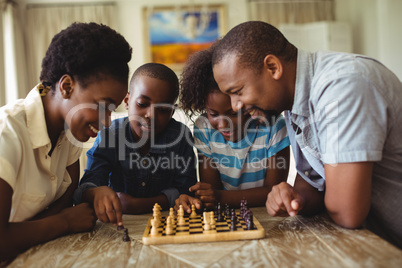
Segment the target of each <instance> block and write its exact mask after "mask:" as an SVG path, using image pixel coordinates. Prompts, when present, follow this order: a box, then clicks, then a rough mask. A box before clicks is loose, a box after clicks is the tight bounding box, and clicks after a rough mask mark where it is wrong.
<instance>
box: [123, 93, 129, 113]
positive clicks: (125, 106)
mask: <svg viewBox="0 0 402 268" xmlns="http://www.w3.org/2000/svg"><path fill="white" fill-rule="evenodd" d="M129 100H130V92H127V94H126V96H125V97H124V99H123V102H124V108H126V110H128V107H129V105H128V103H129Z"/></svg>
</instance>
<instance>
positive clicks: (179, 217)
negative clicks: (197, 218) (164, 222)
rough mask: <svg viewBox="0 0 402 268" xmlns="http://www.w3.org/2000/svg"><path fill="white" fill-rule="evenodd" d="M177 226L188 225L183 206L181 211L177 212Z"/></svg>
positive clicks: (180, 208)
mask: <svg viewBox="0 0 402 268" xmlns="http://www.w3.org/2000/svg"><path fill="white" fill-rule="evenodd" d="M177 224H178V225H185V224H186V220H185V219H184V209H183V206H182V205H180V207H179V211H178V212H177Z"/></svg>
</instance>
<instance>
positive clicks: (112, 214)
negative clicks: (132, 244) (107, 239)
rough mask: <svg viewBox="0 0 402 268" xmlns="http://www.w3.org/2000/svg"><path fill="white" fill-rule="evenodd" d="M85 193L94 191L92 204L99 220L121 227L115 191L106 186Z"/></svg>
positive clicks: (119, 208)
mask: <svg viewBox="0 0 402 268" xmlns="http://www.w3.org/2000/svg"><path fill="white" fill-rule="evenodd" d="M87 191H94V193H93V196H94V199H93V204H94V209H95V213H96V216H97V217H98V219H99V220H101V221H103V222H111V223H114V224H117V225H123V213H122V208H121V203H120V199H119V197H118V196H117V194H116V192H115V191H113V190H112V189H111V188H110V187H108V186H100V187H96V188H92V189H89V190H87Z"/></svg>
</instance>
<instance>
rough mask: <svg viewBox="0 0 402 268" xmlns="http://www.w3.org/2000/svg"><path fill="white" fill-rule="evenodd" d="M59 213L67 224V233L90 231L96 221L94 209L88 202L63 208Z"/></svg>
mask: <svg viewBox="0 0 402 268" xmlns="http://www.w3.org/2000/svg"><path fill="white" fill-rule="evenodd" d="M60 214H61V215H62V217H63V218H64V219H65V221H66V222H67V224H68V233H79V232H87V231H90V230H91V229H92V228H93V227H94V226H95V223H96V217H95V212H94V210H93V209H92V208H91V207H90V205H89V204H88V203H81V204H79V205H77V206H74V207H68V208H66V209H63V210H62V211H61V212H60Z"/></svg>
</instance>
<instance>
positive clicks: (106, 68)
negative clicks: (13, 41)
mask: <svg viewBox="0 0 402 268" xmlns="http://www.w3.org/2000/svg"><path fill="white" fill-rule="evenodd" d="M131 51H132V49H131V47H130V45H129V44H128V42H127V41H126V40H125V39H124V37H123V36H122V35H120V34H119V33H117V32H116V31H115V30H113V29H111V28H109V27H108V26H106V25H102V24H96V23H93V22H91V23H73V24H72V25H71V26H69V27H68V28H66V29H64V30H62V31H61V32H59V33H58V34H56V35H55V36H54V37H53V39H52V42H51V43H50V45H49V48H48V49H47V52H46V56H45V57H44V59H43V61H42V72H41V74H40V80H41V81H42V82H46V83H47V84H50V85H51V88H52V90H54V86H55V84H56V83H57V82H58V81H59V79H60V77H62V76H63V75H64V74H68V75H71V76H72V77H73V79H77V81H78V82H80V84H81V85H82V86H83V87H84V88H85V87H86V86H87V85H88V84H89V83H91V82H92V81H93V80H95V79H96V80H99V79H101V78H102V77H101V76H100V74H106V75H111V76H113V77H114V78H115V79H117V80H118V81H122V82H125V83H126V82H127V81H128V72H129V67H128V62H129V61H130V59H131Z"/></svg>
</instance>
